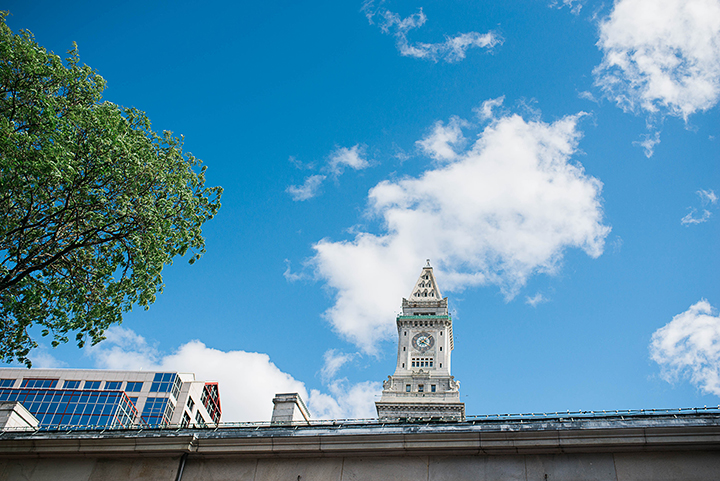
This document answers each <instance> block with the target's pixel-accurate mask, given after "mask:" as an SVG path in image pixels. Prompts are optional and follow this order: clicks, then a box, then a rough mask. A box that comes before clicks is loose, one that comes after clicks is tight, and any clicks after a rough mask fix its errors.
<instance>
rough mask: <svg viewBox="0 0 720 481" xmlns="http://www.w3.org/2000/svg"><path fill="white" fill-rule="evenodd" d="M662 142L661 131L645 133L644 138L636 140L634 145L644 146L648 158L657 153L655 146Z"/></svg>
mask: <svg viewBox="0 0 720 481" xmlns="http://www.w3.org/2000/svg"><path fill="white" fill-rule="evenodd" d="M659 143H660V132H653V133H652V134H645V135H643V140H636V141H634V142H633V145H634V146H636V147H642V149H643V151H645V157H647V158H648V159H649V158H650V157H652V156H653V154H654V153H655V146H656V145H657V144H659Z"/></svg>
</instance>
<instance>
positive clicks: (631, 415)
mask: <svg viewBox="0 0 720 481" xmlns="http://www.w3.org/2000/svg"><path fill="white" fill-rule="evenodd" d="M700 414H720V405H718V406H709V407H708V406H703V407H691V408H674V409H624V410H622V409H621V410H617V409H616V410H592V411H569V410H568V411H556V412H533V413H506V414H483V415H471V416H466V417H465V420H463V421H459V420H457V419H456V418H453V417H451V416H448V417H446V418H443V417H420V418H396V419H390V420H382V421H381V420H379V419H377V418H369V419H311V420H310V421H309V422H305V421H302V422H295V421H293V422H283V423H277V422H276V423H271V422H270V421H250V422H221V423H219V424H217V425H209V426H204V427H200V426H195V425H193V424H190V425H175V424H160V425H147V424H143V425H132V426H87V425H81V426H71V425H52V426H40V427H38V428H35V429H32V428H27V427H24V428H6V429H5V430H3V431H0V439H1V436H2V434H4V433H11V432H75V431H99V432H108V431H110V432H112V431H125V432H127V431H135V432H142V431H157V430H159V431H165V432H172V431H183V430H202V431H217V430H221V429H246V430H261V429H267V428H273V429H277V428H293V429H298V428H338V427H384V426H402V425H406V424H414V425H432V424H438V425H453V426H460V427H462V426H467V425H481V424H485V423H488V424H489V423H497V422H512V423H524V422H533V421H558V422H572V421H576V420H578V421H579V420H587V419H613V418H614V419H617V418H620V419H623V420H624V419H638V418H647V417H675V418H677V417H679V416H682V417H686V416H692V415H700Z"/></svg>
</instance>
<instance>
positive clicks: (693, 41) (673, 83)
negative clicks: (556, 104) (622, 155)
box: [594, 0, 720, 120]
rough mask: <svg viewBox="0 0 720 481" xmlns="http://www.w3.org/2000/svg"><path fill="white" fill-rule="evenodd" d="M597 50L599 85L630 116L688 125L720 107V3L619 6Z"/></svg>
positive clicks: (671, 0)
mask: <svg viewBox="0 0 720 481" xmlns="http://www.w3.org/2000/svg"><path fill="white" fill-rule="evenodd" d="M597 45H598V47H599V48H600V50H601V51H602V52H603V61H602V63H601V64H600V65H599V66H598V67H596V69H595V70H594V74H595V79H596V85H598V86H599V87H600V88H602V90H603V91H604V92H605V94H606V95H607V96H608V97H609V98H610V99H612V100H613V101H615V102H617V104H618V105H619V106H621V107H622V108H623V109H625V110H626V111H633V112H638V111H641V110H642V111H644V112H646V113H650V114H655V113H660V114H664V113H668V114H670V115H674V116H678V117H682V118H683V119H685V120H687V118H688V116H689V115H691V114H693V113H694V112H697V111H703V110H707V109H709V108H711V107H713V106H714V105H715V104H717V102H718V98H719V96H720V2H718V1H717V0H617V1H616V2H615V4H614V6H613V9H612V11H611V12H610V15H609V16H608V17H607V18H605V19H604V20H603V21H602V22H601V23H600V39H599V41H598V44H597Z"/></svg>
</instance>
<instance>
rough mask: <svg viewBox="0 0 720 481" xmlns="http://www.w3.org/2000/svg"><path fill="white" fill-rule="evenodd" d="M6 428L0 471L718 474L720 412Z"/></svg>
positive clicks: (36, 475) (0, 441)
mask: <svg viewBox="0 0 720 481" xmlns="http://www.w3.org/2000/svg"><path fill="white" fill-rule="evenodd" d="M314 423H315V424H310V425H283V426H277V425H275V426H273V425H268V424H265V425H238V426H235V427H223V428H219V429H166V430H152V429H137V430H118V431H99V432H97V431H67V432H42V431H38V432H34V433H28V432H12V431H5V432H2V433H0V480H16V479H21V480H29V481H65V480H73V481H105V480H118V479H134V480H158V481H162V480H168V481H200V480H202V481H231V480H232V481H265V480H268V481H270V480H273V481H274V480H280V481H283V480H286V481H359V480H386V479H387V480H391V481H405V480H407V481H445V480H448V481H449V480H453V481H465V480H468V481H470V480H473V481H485V480H487V481H490V480H493V481H499V480H513V481H514V480H522V481H536V480H537V481H546V480H551V481H571V480H572V481H583V480H612V481H624V480H652V481H666V480H690V479H692V480H698V481H705V480H707V481H710V480H713V481H715V480H717V479H720V475H719V474H718V473H720V414H717V413H712V414H709V413H708V414H692V415H662V416H654V415H639V416H627V415H624V416H623V415H620V416H614V417H613V416H608V417H603V418H599V419H596V418H593V419H572V418H569V419H568V418H553V419H549V418H542V419H534V420H527V421H526V420H524V419H522V420H517V419H515V420H491V421H487V422H464V423H437V424H433V423H398V424H391V425H387V424H381V423H360V422H355V423H353V422H345V423H343V422H335V421H328V422H314Z"/></svg>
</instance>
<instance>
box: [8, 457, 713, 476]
mask: <svg viewBox="0 0 720 481" xmlns="http://www.w3.org/2000/svg"><path fill="white" fill-rule="evenodd" d="M179 466H180V456H171V457H131V458H112V457H109V458H67V459H65V458H60V459H57V458H31V459H15V460H9V459H4V460H0V480H28V481H65V480H68V481H70V480H72V481H110V480H113V481H114V480H121V479H122V480H126V479H127V480H131V479H132V480H148V481H149V480H158V481H162V480H167V481H175V480H176V477H177V471H178V468H179ZM718 478H720V455H719V454H718V452H717V451H688V452H682V451H678V452H664V453H599V454H557V455H508V456H397V457H394V456H391V457H342V458H285V459H272V458H260V459H253V458H233V457H220V458H205V457H197V458H193V457H192V456H190V457H188V458H187V462H186V464H185V467H184V470H183V476H182V481H276V480H287V481H297V480H300V481H351V480H352V481H364V480H367V481H371V480H372V481H376V480H386V479H387V480H392V481H499V480H508V481H535V480H537V481H545V480H551V481H582V480H588V481H589V480H593V481H595V480H598V481H600V480H603V481H604V480H613V481H626V480H628V481H629V480H633V481H642V480H648V481H670V480H697V481H705V480H707V481H716V480H717V479H718Z"/></svg>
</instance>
